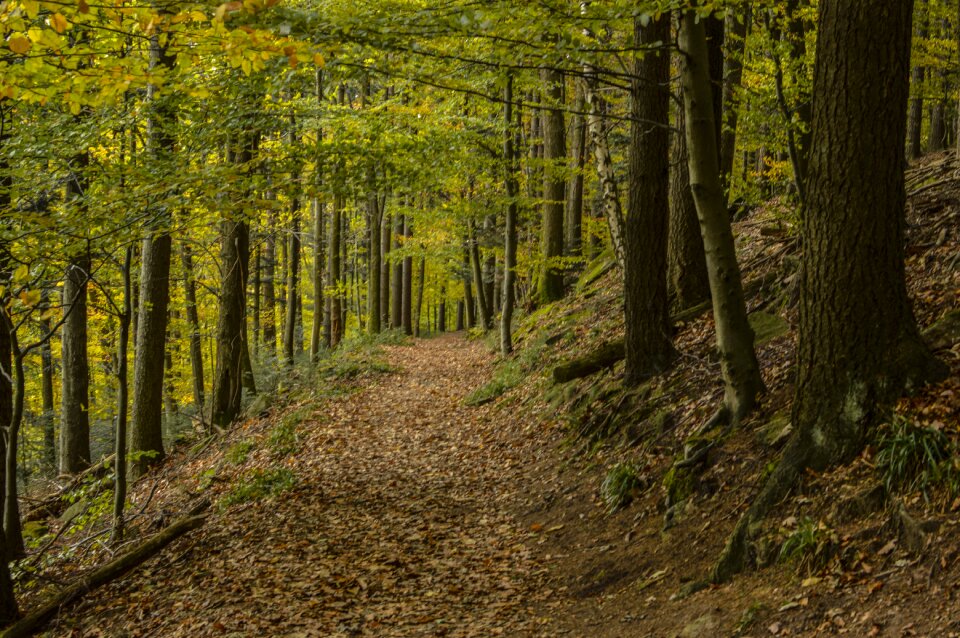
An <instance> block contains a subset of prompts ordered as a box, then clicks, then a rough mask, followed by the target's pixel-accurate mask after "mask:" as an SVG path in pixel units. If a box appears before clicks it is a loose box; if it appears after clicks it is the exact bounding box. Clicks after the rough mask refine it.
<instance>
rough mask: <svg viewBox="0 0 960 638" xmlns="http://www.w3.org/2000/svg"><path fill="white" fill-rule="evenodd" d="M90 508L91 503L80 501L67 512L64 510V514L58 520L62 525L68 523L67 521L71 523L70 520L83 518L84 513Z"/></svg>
mask: <svg viewBox="0 0 960 638" xmlns="http://www.w3.org/2000/svg"><path fill="white" fill-rule="evenodd" d="M89 507H90V501H87V500H85V499H80V500H79V501H77V502H76V503H74V504H73V505H71V506H70V507H68V508H67V509H66V510H64V512H63V514H61V515H60V518H59V519H58V520H59V521H60V522H61V523H66V522H67V521H69V520H70V519H72V518H74V517H76V516H81V515H82V514H83V513H84V512H86V511H87V508H89Z"/></svg>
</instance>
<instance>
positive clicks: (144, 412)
mask: <svg viewBox="0 0 960 638" xmlns="http://www.w3.org/2000/svg"><path fill="white" fill-rule="evenodd" d="M161 13H162V14H163V13H167V12H166V11H161ZM165 35H166V34H165ZM170 45H171V41H170V39H169V37H167V38H165V39H164V40H163V42H162V43H161V38H160V34H156V35H154V36H153V37H152V38H151V40H150V66H151V68H155V67H162V68H165V69H173V68H174V65H175V63H176V56H175V55H173V54H171V53H170V52H169V50H168V49H169V47H170ZM171 99H172V96H170V95H164V96H159V97H158V96H157V95H156V87H155V86H153V85H149V86H148V87H147V100H148V105H149V107H150V117H149V120H148V122H147V156H148V161H151V162H153V163H155V164H159V165H162V164H167V163H169V162H171V161H172V159H173V157H172V156H173V154H174V149H175V136H174V131H173V127H174V125H175V124H176V113H175V111H174V106H173V103H172V101H171ZM156 168H157V170H158V171H159V174H163V172H164V171H165V170H166V169H164V170H160V168H161V167H160V166H157V167H156ZM170 223H171V219H170V212H169V210H168V209H167V208H166V206H164V205H163V204H161V209H160V210H159V211H158V213H157V216H156V218H155V227H154V228H151V229H150V230H149V233H148V236H147V238H146V239H144V240H143V248H142V252H141V272H140V303H139V309H138V315H139V319H138V321H137V324H138V325H137V338H136V350H135V352H136V356H135V358H134V367H133V412H132V415H131V424H130V427H131V437H130V448H131V452H134V453H140V455H139V457H138V459H137V461H136V462H135V463H133V465H132V466H131V470H132V472H133V473H134V475H136V476H139V475H140V474H142V473H143V471H144V470H145V469H146V467H147V465H148V464H149V463H150V462H151V461H153V462H156V461H159V460H160V459H161V458H163V424H162V421H161V416H162V409H163V366H160V365H157V362H159V361H162V360H163V354H164V349H165V345H166V343H165V342H166V335H167V305H168V303H169V300H170V248H171V239H170V230H169V226H170Z"/></svg>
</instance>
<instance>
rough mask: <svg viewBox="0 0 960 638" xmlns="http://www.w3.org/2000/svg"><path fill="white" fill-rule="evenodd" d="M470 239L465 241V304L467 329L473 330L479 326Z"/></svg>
mask: <svg viewBox="0 0 960 638" xmlns="http://www.w3.org/2000/svg"><path fill="white" fill-rule="evenodd" d="M469 243H470V238H469V236H468V237H467V239H466V240H465V241H464V247H463V272H464V275H463V303H464V306H465V307H466V312H467V327H468V328H473V327H474V326H475V325H477V313H476V306H475V304H474V302H473V284H472V282H473V274H472V273H473V265H472V262H471V261H470V248H469Z"/></svg>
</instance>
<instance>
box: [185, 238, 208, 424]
mask: <svg viewBox="0 0 960 638" xmlns="http://www.w3.org/2000/svg"><path fill="white" fill-rule="evenodd" d="M180 261H181V264H182V266H183V285H184V299H185V301H186V306H187V323H188V324H189V325H190V368H191V370H192V371H193V375H192V376H193V384H192V385H193V403H194V405H195V406H196V409H197V414H198V415H199V416H200V418H201V420H202V419H203V415H204V404H205V403H206V399H205V397H204V383H203V342H202V340H201V336H200V317H199V315H198V314H197V281H196V278H195V276H194V272H193V256H192V254H191V251H190V246H189V245H187V244H186V243H181V244H180Z"/></svg>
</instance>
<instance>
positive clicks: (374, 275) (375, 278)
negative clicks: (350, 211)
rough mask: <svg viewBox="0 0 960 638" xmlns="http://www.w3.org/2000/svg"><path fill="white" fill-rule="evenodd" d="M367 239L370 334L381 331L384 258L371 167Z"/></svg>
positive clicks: (380, 217)
mask: <svg viewBox="0 0 960 638" xmlns="http://www.w3.org/2000/svg"><path fill="white" fill-rule="evenodd" d="M367 188H368V189H369V193H368V194H367V220H368V225H369V226H368V232H367V241H368V243H369V246H370V253H369V255H370V260H369V263H368V273H367V330H368V332H369V333H370V334H379V333H380V301H381V298H380V265H381V260H382V255H381V252H380V251H381V249H382V245H381V243H380V225H381V223H382V222H383V220H382V215H381V211H380V205H379V203H380V202H379V196H378V195H377V192H376V190H375V179H374V177H373V169H372V168H371V169H370V171H369V173H368V176H367Z"/></svg>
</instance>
